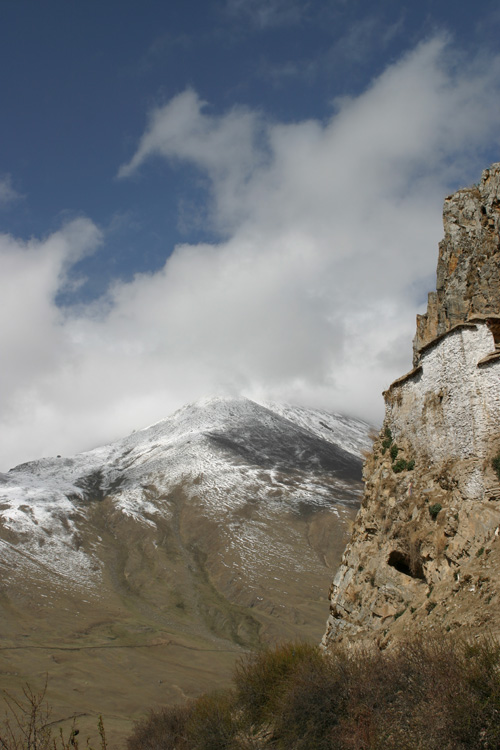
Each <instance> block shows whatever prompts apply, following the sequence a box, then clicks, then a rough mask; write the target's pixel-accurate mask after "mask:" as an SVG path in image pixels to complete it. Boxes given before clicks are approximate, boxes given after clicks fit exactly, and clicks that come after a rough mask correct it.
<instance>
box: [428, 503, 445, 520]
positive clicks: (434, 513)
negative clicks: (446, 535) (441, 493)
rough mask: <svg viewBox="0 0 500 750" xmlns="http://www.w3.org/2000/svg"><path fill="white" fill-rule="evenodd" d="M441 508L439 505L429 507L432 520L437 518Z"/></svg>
mask: <svg viewBox="0 0 500 750" xmlns="http://www.w3.org/2000/svg"><path fill="white" fill-rule="evenodd" d="M442 508H443V506H442V505H441V503H434V505H430V506H429V513H430V514H431V516H432V518H437V516H438V514H439V512H440V511H441V510H442Z"/></svg>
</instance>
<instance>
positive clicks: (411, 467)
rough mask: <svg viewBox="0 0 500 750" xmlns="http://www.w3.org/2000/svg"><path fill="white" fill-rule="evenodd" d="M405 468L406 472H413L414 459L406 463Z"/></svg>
mask: <svg viewBox="0 0 500 750" xmlns="http://www.w3.org/2000/svg"><path fill="white" fill-rule="evenodd" d="M406 468H407V470H408V471H413V469H414V468H415V459H414V458H411V459H410V460H409V461H408V463H407V464H406Z"/></svg>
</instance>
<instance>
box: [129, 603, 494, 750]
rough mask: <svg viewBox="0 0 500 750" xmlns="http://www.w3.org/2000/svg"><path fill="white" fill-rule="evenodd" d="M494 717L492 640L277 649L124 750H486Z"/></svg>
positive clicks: (136, 735)
mask: <svg viewBox="0 0 500 750" xmlns="http://www.w3.org/2000/svg"><path fill="white" fill-rule="evenodd" d="M429 608H430V607H429ZM499 712H500V646H499V645H498V644H497V643H495V642H491V641H487V640H484V641H482V642H481V643H474V645H469V644H468V643H466V642H465V641H460V640H458V641H457V640H452V639H451V636H447V637H446V638H443V637H442V636H440V637H435V638H429V637H427V638H426V639H425V640H424V639H415V640H413V641H412V642H407V643H404V644H402V645H401V646H400V647H399V648H398V649H391V650H390V651H389V650H388V651H379V650H377V649H375V648H373V649H372V650H368V649H366V650H362V649H359V648H356V649H352V648H347V647H341V646H337V647H335V648H334V650H333V652H332V653H331V654H330V655H328V656H323V655H322V654H321V652H320V651H319V649H318V648H316V647H314V646H308V645H305V644H301V643H299V644H287V645H284V646H280V647H277V648H275V649H270V650H268V651H265V652H261V653H258V654H256V655H253V656H250V657H248V658H246V659H243V660H242V661H240V663H239V664H238V666H237V668H236V671H235V676H234V688H233V689H232V690H229V691H225V692H216V693H211V694H209V695H204V696H202V697H200V698H198V699H197V700H194V701H192V702H190V703H188V704H187V705H185V706H182V707H179V706H174V707H170V708H164V709H161V710H158V711H154V712H152V713H151V714H150V715H149V716H148V717H147V718H145V719H144V720H143V721H141V722H139V723H138V724H137V725H136V727H135V730H134V732H133V734H132V735H131V737H129V739H128V742H127V748H128V750H157V749H158V750H174V748H175V749H176V750H250V749H253V750H264V749H265V748H275V749H276V750H343V749H344V748H355V749H356V750H382V748H383V749H384V750H413V749H414V748H417V747H418V748H419V750H466V749H467V750H480V749H481V750H493V748H498V747H499V743H500V722H499V721H498V716H499Z"/></svg>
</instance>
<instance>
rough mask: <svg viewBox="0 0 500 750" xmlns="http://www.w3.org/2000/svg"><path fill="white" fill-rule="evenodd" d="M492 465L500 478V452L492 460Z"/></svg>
mask: <svg viewBox="0 0 500 750" xmlns="http://www.w3.org/2000/svg"><path fill="white" fill-rule="evenodd" d="M491 465H492V466H493V468H494V470H495V473H496V475H497V477H498V478H499V479H500V453H499V454H498V455H496V456H495V458H494V459H493V460H492V462H491Z"/></svg>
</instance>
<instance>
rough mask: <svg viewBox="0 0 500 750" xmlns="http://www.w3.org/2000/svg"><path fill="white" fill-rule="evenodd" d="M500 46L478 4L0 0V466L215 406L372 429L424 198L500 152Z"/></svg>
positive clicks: (432, 239) (429, 247)
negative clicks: (269, 406)
mask: <svg viewBox="0 0 500 750" xmlns="http://www.w3.org/2000/svg"><path fill="white" fill-rule="evenodd" d="M479 11H480V12H479ZM499 31H500V10H499V9H498V5H497V3H494V2H488V1H485V2H482V3H481V4H480V6H477V5H472V4H469V3H457V2H455V3H451V2H430V1H429V2H420V3H405V2H396V1H393V0H382V1H381V2H379V3H376V4H375V3H372V2H366V1H365V2H361V1H360V2H356V1H355V0H352V1H350V2H349V1H348V0H324V1H323V2H316V1H315V0H311V1H310V2H308V1H307V0H303V1H302V2H295V0H286V1H285V0H268V1H267V2H263V0H217V1H215V0H214V1H212V0H208V1H206V2H195V1H194V0H187V1H185V2H183V3H163V2H162V3H160V2H147V1H146V2H142V3H140V4H139V3H137V2H127V1H123V0H122V1H121V2H115V1H114V0H106V2H100V3H98V2H93V1H87V2H85V3H84V2H73V1H71V0H66V1H65V2H55V1H51V0H48V2H46V3H39V2H35V1H34V0H33V1H32V2H28V1H26V0H15V1H14V0H5V2H3V3H2V4H1V7H0V63H1V70H2V76H1V77H0V102H1V111H2V117H1V118H0V233H1V238H0V270H1V281H0V284H1V285H2V289H1V290H0V291H1V293H2V297H3V299H4V306H3V307H4V315H3V316H2V326H1V329H0V347H1V350H2V352H3V356H2V359H3V362H2V374H1V375H0V385H1V390H0V393H1V395H0V423H1V427H2V429H1V431H0V432H1V434H2V436H3V437H2V441H3V443H2V444H0V453H1V455H2V456H3V460H1V459H0V468H2V469H6V468H8V467H9V466H10V465H13V463H16V462H19V461H21V460H27V459H29V458H34V457H37V456H39V455H44V454H51V453H69V452H73V451H77V450H83V449H86V448H90V447H92V446H94V445H96V444H98V443H100V442H103V441H106V440H110V439H114V438H116V437H119V436H120V435H122V434H125V433H126V432H128V431H130V430H131V429H134V428H138V427H141V426H143V425H145V424H147V423H148V422H151V421H155V420H157V419H160V418H161V417H162V416H165V415H166V414H168V413H169V412H170V411H171V410H173V409H175V408H177V407H178V406H181V405H182V404H183V403H184V402H185V401H188V400H191V399H194V398H197V397H201V396H203V395H207V394H208V393H214V392H215V393H217V392H221V393H228V392H229V393H243V394H245V395H249V396H251V397H255V398H276V399H279V398H283V399H288V400H291V401H296V402H299V403H305V404H311V405H317V406H321V407H324V408H328V409H330V410H340V411H343V412H347V413H353V414H356V415H357V416H365V417H366V418H367V419H371V420H374V421H376V420H379V419H380V417H381V414H382V399H381V398H380V395H379V394H380V391H381V390H382V388H384V387H386V386H387V385H388V383H389V382H390V381H391V380H392V379H393V378H395V377H396V376H398V375H400V374H401V373H402V371H404V370H405V369H407V368H408V367H409V364H410V350H411V337H412V335H413V327H414V316H415V313H416V312H417V311H418V310H419V309H421V307H422V304H423V302H424V300H425V296H426V292H427V291H429V290H430V289H431V288H433V287H434V269H435V265H436V259H437V241H438V240H439V239H440V236H441V234H442V229H441V218H440V217H441V209H442V202H443V199H444V197H445V195H446V194H447V193H449V192H450V191H451V190H454V189H456V188H457V187H459V186H463V185H466V184H470V183H471V182H473V181H475V180H477V179H478V178H479V176H480V173H481V170H482V169H483V168H484V167H486V166H488V164H489V163H491V162H492V161H497V160H498V159H499V158H500V157H499V153H498V141H499V133H500V100H499V93H500V92H499V89H500V60H499V56H498V55H499V50H498V41H497V40H498V38H499Z"/></svg>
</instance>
